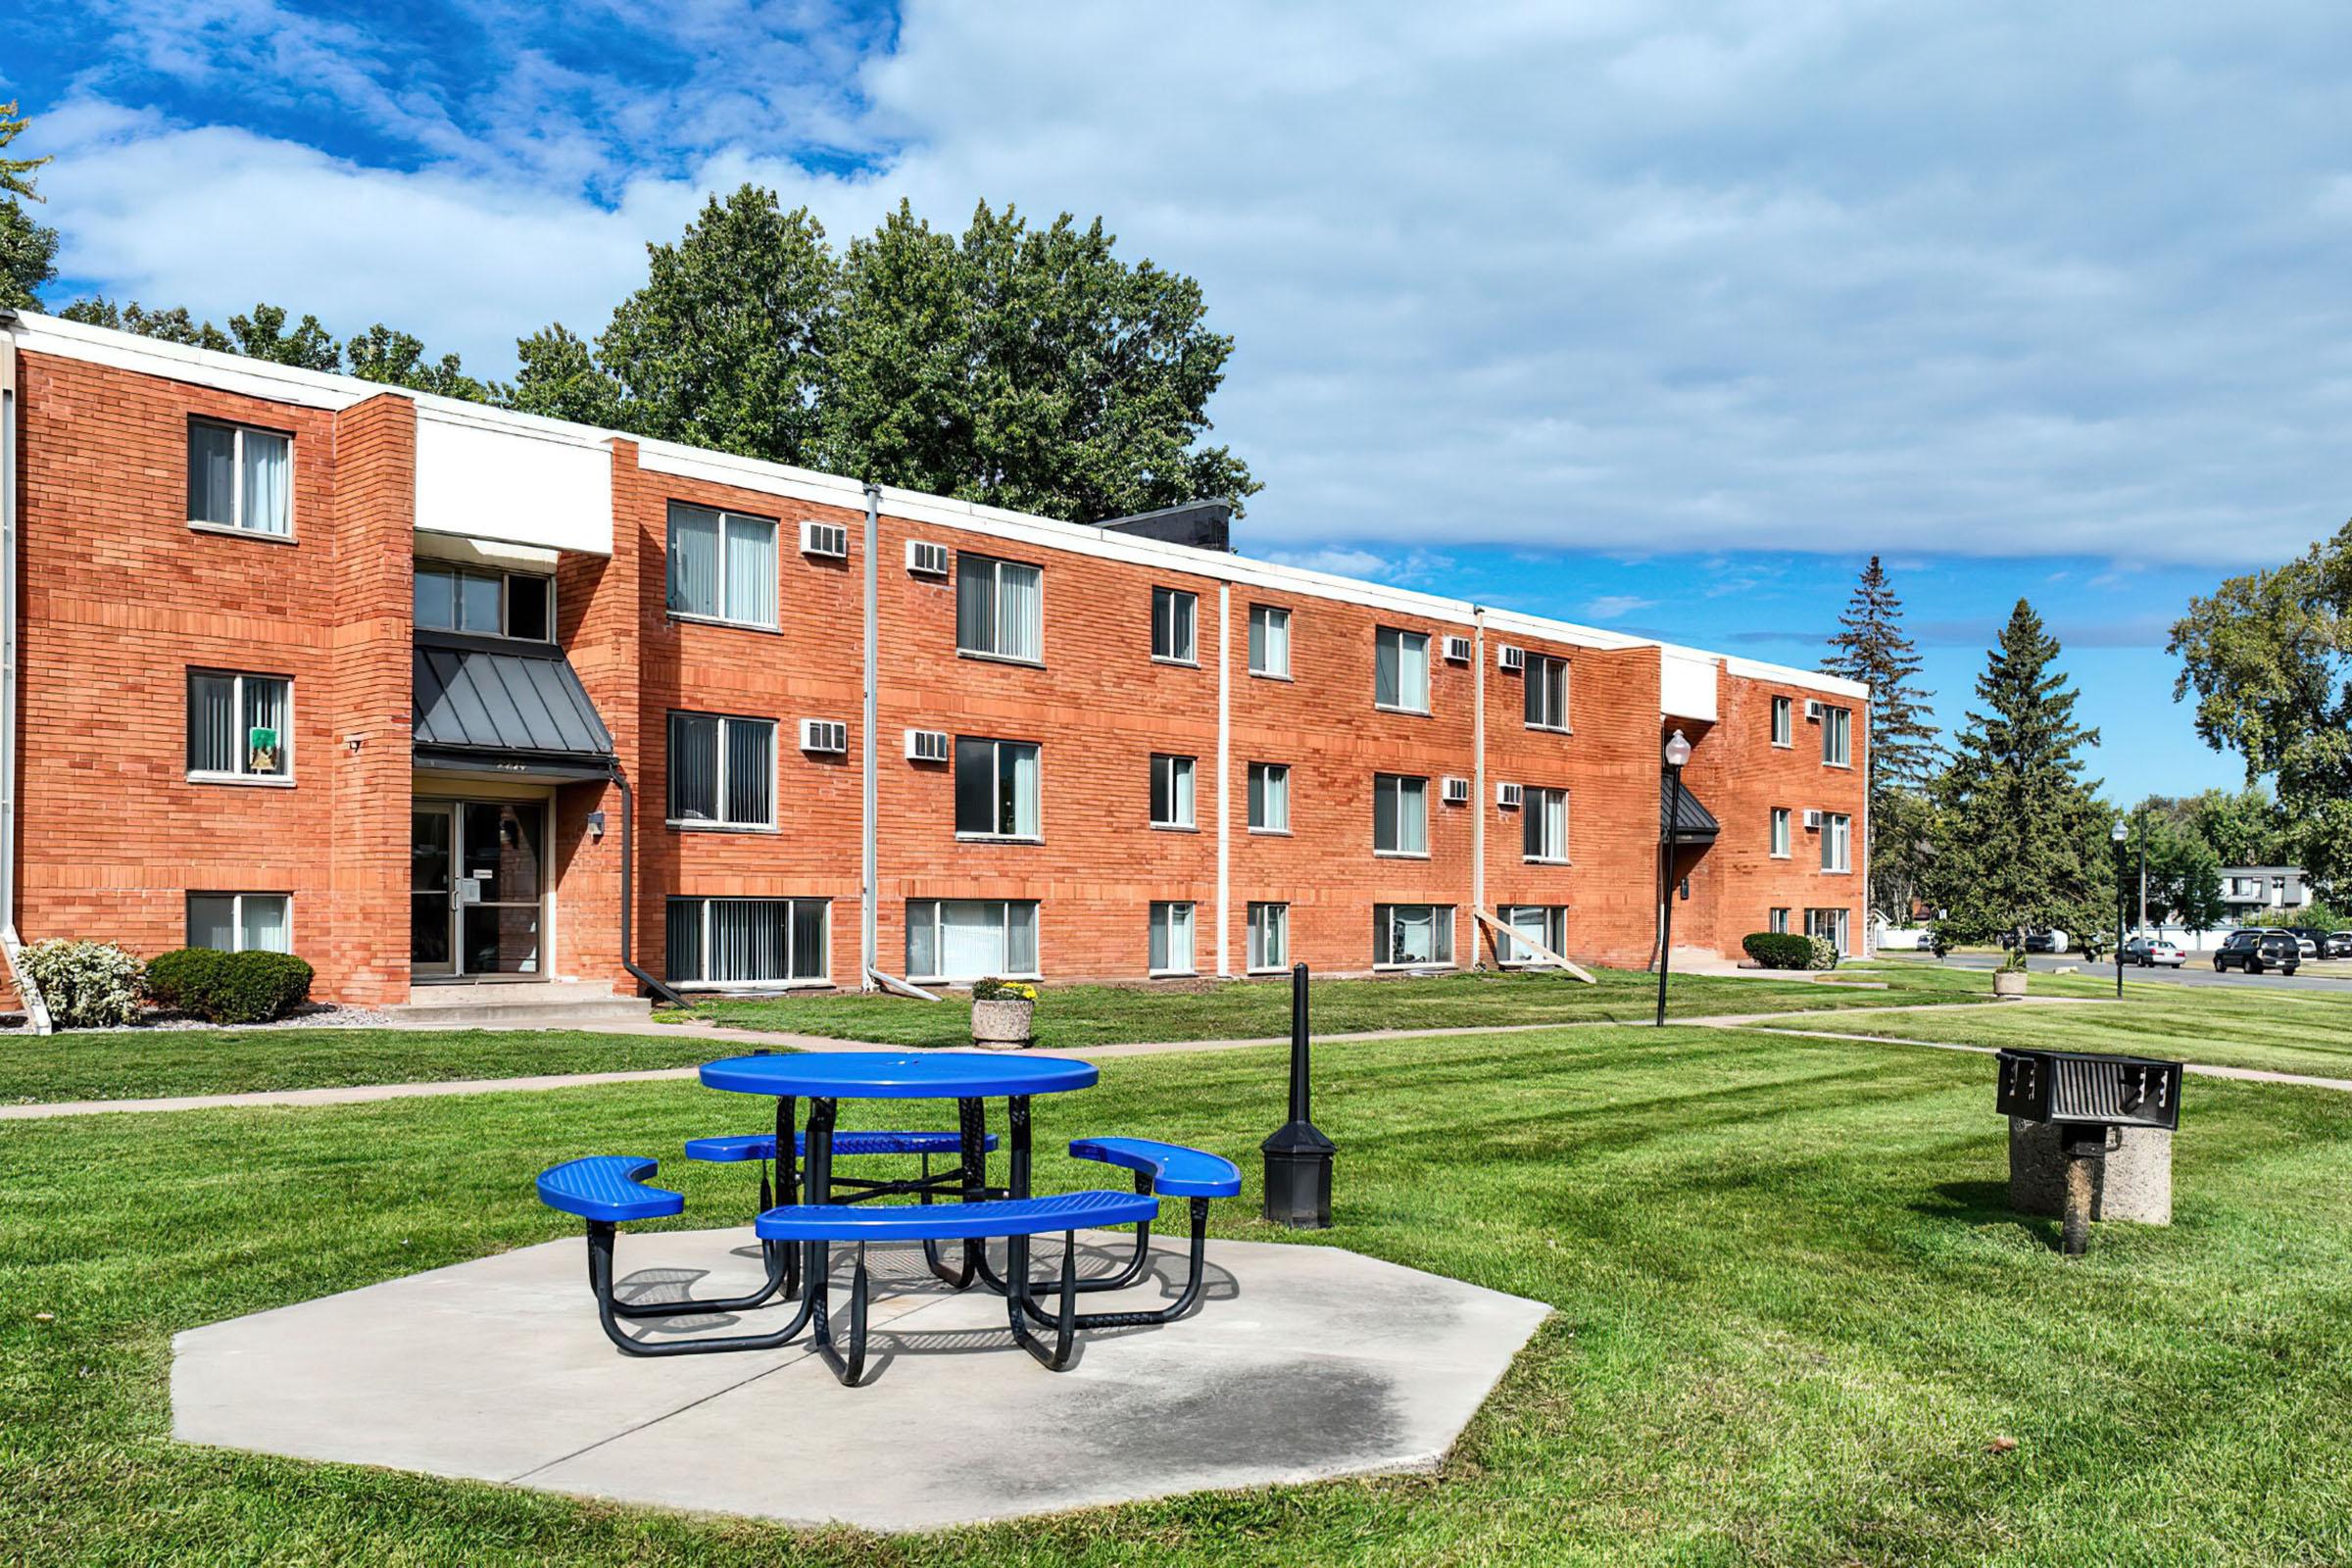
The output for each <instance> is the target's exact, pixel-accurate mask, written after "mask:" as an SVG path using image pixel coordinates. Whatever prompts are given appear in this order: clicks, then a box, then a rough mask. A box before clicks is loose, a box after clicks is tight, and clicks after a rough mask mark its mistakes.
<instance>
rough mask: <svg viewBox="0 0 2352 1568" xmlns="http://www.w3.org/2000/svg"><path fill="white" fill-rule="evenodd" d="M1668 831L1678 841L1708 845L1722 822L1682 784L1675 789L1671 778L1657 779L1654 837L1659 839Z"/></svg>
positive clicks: (1687, 786)
mask: <svg viewBox="0 0 2352 1568" xmlns="http://www.w3.org/2000/svg"><path fill="white" fill-rule="evenodd" d="M1669 830H1671V831H1672V832H1673V835H1674V839H1675V842H1677V843H1678V844H1712V843H1713V842H1715V835H1716V834H1718V833H1720V832H1722V831H1723V825H1722V824H1721V823H1719V822H1717V821H1716V820H1715V813H1714V812H1712V811H1710V810H1708V809H1706V808H1705V807H1703V806H1701V805H1699V804H1698V797H1697V796H1695V795H1693V794H1691V786H1690V785H1688V784H1686V785H1684V786H1683V787H1682V788H1681V789H1679V790H1678V789H1676V788H1675V783H1674V780H1673V779H1672V778H1671V777H1668V778H1661V779H1659V780H1658V837H1659V838H1661V839H1663V838H1665V837H1666V836H1667V833H1668V831H1669Z"/></svg>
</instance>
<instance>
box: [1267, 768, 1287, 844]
mask: <svg viewBox="0 0 2352 1568" xmlns="http://www.w3.org/2000/svg"><path fill="white" fill-rule="evenodd" d="M1265 791H1266V820H1265V825H1266V826H1267V827H1270V828H1275V829H1277V830H1279V831H1281V832H1285V833H1287V832H1289V831H1290V828H1291V770H1290V769H1289V768H1287V767H1269V768H1267V769H1266V770H1265Z"/></svg>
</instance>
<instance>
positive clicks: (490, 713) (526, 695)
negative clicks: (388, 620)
mask: <svg viewBox="0 0 2352 1568" xmlns="http://www.w3.org/2000/svg"><path fill="white" fill-rule="evenodd" d="M414 676H415V681H416V687H415V693H416V714H415V738H416V750H417V761H418V763H420V764H422V765H425V766H447V767H495V768H499V769H502V770H505V771H510V772H524V771H527V772H535V773H544V774H549V775H553V776H569V777H575V778H591V777H596V778H601V777H603V776H605V775H606V774H607V773H608V772H610V771H611V765H612V760H613V733H612V731H610V730H608V729H606V728H605V721H604V719H603V718H601V717H600V716H598V714H597V711H596V705H595V704H594V703H591V702H590V701H589V700H588V693H587V690H586V688H584V687H582V686H581V685H580V677H579V675H578V674H577V673H575V672H574V671H573V669H572V667H571V663H570V662H569V661H567V660H566V659H564V654H563V650H561V649H559V648H556V647H555V646H553V645H552V644H547V645H533V644H520V645H518V644H515V643H513V642H510V641H508V640H506V639H504V638H488V637H467V636H464V635H462V634H459V633H454V632H424V631H420V632H418V633H417V653H416V660H415V664H414Z"/></svg>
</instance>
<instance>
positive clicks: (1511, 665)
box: [1495, 643, 1527, 669]
mask: <svg viewBox="0 0 2352 1568" xmlns="http://www.w3.org/2000/svg"><path fill="white" fill-rule="evenodd" d="M1495 663H1496V664H1498V665H1499V666H1501V667H1502V668H1504V669H1525V668H1526V667H1527V650H1526V649H1524V648H1513V647H1512V646H1511V645H1510V644H1509V643H1504V644H1503V645H1502V646H1501V647H1499V648H1497V649H1495Z"/></svg>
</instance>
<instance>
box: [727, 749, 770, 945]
mask: <svg viewBox="0 0 2352 1568" xmlns="http://www.w3.org/2000/svg"><path fill="white" fill-rule="evenodd" d="M725 727H726V741H727V814H726V820H727V821H729V822H741V823H745V824H747V825H751V826H756V827H768V826H772V825H774V822H775V819H776V812H775V789H776V760H775V759H776V726H775V725H774V724H772V723H765V722H761V721H760V720H757V719H748V718H731V719H729V720H727V722H726V726H725ZM760 978H762V979H765V978H768V977H767V976H760Z"/></svg>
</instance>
